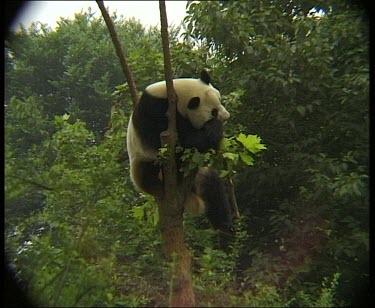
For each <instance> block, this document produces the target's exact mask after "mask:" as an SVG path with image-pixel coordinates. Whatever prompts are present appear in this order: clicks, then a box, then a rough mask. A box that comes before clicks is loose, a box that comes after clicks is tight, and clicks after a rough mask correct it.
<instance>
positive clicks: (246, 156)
mask: <svg viewBox="0 0 375 308" xmlns="http://www.w3.org/2000/svg"><path fill="white" fill-rule="evenodd" d="M240 157H241V159H242V161H243V162H244V163H245V164H246V165H248V166H252V165H254V158H253V157H252V156H251V155H250V154H249V153H246V152H242V153H240Z"/></svg>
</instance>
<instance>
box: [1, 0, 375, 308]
mask: <svg viewBox="0 0 375 308" xmlns="http://www.w3.org/2000/svg"><path fill="white" fill-rule="evenodd" d="M292 4H293V3H292ZM314 5H320V7H322V8H324V9H326V14H325V15H324V16H322V17H321V18H312V17H311V16H307V15H308V14H307V13H308V10H309V9H310V8H312V7H313V6H314ZM298 9H299V11H298ZM112 17H113V18H114V20H115V24H116V28H117V30H118V32H119V35H120V37H121V40H122V42H123V44H124V46H125V47H126V50H127V57H128V59H129V62H130V66H131V69H132V71H133V74H134V77H135V81H136V84H137V86H138V89H139V90H142V89H143V88H144V86H146V85H147V84H149V83H152V82H155V81H157V80H161V79H163V56H162V53H161V50H162V49H161V41H160V33H159V30H158V29H157V28H150V29H145V28H144V27H143V26H142V25H141V24H140V23H139V22H138V21H135V20H125V19H123V18H119V17H116V16H112ZM184 22H185V23H184V25H183V30H182V32H183V36H182V39H179V38H178V35H177V33H178V29H172V30H171V33H170V36H171V48H172V57H173V59H172V61H173V68H174V69H175V75H176V76H193V77H194V76H196V75H197V72H198V71H199V70H200V69H201V68H202V67H207V68H210V69H212V77H213V80H214V83H215V85H216V86H217V87H218V88H219V89H220V90H221V92H222V94H223V95H224V101H225V102H226V107H227V109H228V110H229V111H230V112H231V119H230V121H229V122H228V123H227V125H226V135H227V137H228V139H226V141H225V142H226V144H225V146H226V147H227V148H230V147H231V144H234V142H241V141H240V140H242V141H243V144H246V136H244V135H240V134H241V133H244V134H245V135H248V134H252V135H258V136H260V137H261V138H262V142H264V143H265V144H266V146H267V150H266V151H265V152H264V154H263V155H261V156H260V157H256V160H255V164H254V165H252V166H247V164H243V165H241V166H237V167H234V166H229V165H228V169H227V170H222V175H227V174H228V173H229V172H230V173H231V174H235V175H234V182H235V188H236V196H237V202H238V206H239V209H240V214H241V217H240V219H239V220H238V221H237V233H236V235H235V236H234V237H233V238H231V237H228V236H226V235H222V234H218V233H217V232H215V231H213V230H211V229H210V228H209V224H208V222H207V220H206V219H205V218H203V217H189V216H186V219H185V229H186V238H187V243H188V245H189V247H190V248H191V250H192V252H193V255H194V263H193V277H194V289H195V292H196V297H197V305H199V306H320V307H321V306H341V305H347V304H351V303H356V302H358V301H360V300H365V299H366V297H365V296H366V294H367V293H366V292H367V287H368V278H369V270H368V264H369V256H368V253H369V239H368V238H369V234H368V233H369V232H368V231H369V218H368V217H369V215H368V210H369V209H368V206H369V196H368V195H369V187H368V167H369V161H368V159H369V157H368V146H369V140H368V137H369V123H368V122H369V118H368V112H369V61H368V57H369V51H368V24H367V21H366V18H365V15H364V12H363V11H362V10H361V9H360V8H358V7H353V6H349V5H347V4H345V2H342V1H314V2H310V1H296V9H293V7H292V5H291V4H290V3H289V1H282V0H280V1H262V2H260V1H243V2H242V1H241V2H240V1H236V2H228V1H202V2H192V3H189V6H188V8H187V16H186V18H185V21H184ZM5 56H6V62H5V78H6V79H5V82H6V83H5V137H6V144H5V163H6V165H5V167H6V168H5V193H6V194H5V202H6V204H5V241H6V242H5V243H6V257H7V259H8V262H9V267H10V268H12V269H13V270H14V272H15V274H16V276H17V278H18V279H19V281H20V282H22V285H23V286H24V287H25V288H26V289H27V291H28V294H30V296H31V297H32V299H33V301H34V302H35V303H37V304H38V305H42V306H51V305H52V306H145V305H147V306H163V305H166V304H167V301H168V300H167V294H168V288H169V287H168V280H169V269H170V266H173V264H172V265H171V264H168V263H166V261H165V260H164V258H163V254H162V247H161V240H160V234H159V232H158V229H157V223H158V217H157V211H156V207H155V204H154V202H153V200H152V199H150V198H149V197H147V196H143V195H140V194H139V193H137V192H136V191H135V190H134V188H133V185H132V184H131V181H130V178H129V173H128V169H129V164H128V158H127V153H126V145H125V138H126V127H127V121H128V118H129V115H130V113H131V101H130V95H129V92H128V88H127V85H126V84H124V77H123V75H122V72H121V69H120V67H119V64H118V60H117V58H116V56H115V51H114V48H113V46H112V43H111V40H110V38H109V35H108V31H107V29H106V26H105V24H104V22H103V21H102V20H101V18H99V17H98V16H97V17H95V16H93V14H91V12H90V11H89V12H83V13H80V14H77V15H76V16H75V19H74V20H65V19H64V20H63V19H62V20H61V21H60V23H59V27H58V28H57V29H56V30H53V31H52V30H51V29H49V28H48V26H46V25H41V24H35V25H34V26H32V27H30V28H29V29H22V30H21V31H19V32H17V33H13V34H12V36H10V37H9V38H8V40H7V41H6V48H5ZM240 136H241V137H240ZM248 138H250V137H248ZM253 138H255V137H253ZM244 153H245V152H244ZM244 153H239V155H240V157H241V158H242V159H243V161H244V162H246V160H247V161H248V162H249V158H246V154H244ZM234 154H235V153H232V154H231V155H227V158H229V160H228V161H231V160H233V157H235V155H234ZM186 155H189V154H188V153H187V154H186ZM190 155H193V154H191V153H190ZM187 157H191V156H187ZM244 157H245V158H244ZM251 164H252V161H251V163H250V165H251Z"/></svg>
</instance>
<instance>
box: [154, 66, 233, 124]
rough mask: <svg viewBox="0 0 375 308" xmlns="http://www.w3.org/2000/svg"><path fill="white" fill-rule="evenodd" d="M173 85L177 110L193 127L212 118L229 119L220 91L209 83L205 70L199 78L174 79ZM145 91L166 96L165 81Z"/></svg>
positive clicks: (223, 120)
mask: <svg viewBox="0 0 375 308" xmlns="http://www.w3.org/2000/svg"><path fill="white" fill-rule="evenodd" d="M173 87H174V89H175V91H176V94H177V97H178V102H177V110H178V112H179V113H180V114H181V115H182V116H183V117H184V118H186V119H189V121H190V123H191V125H192V126H193V127H194V128H196V129H200V128H202V126H203V125H204V124H205V123H206V122H207V121H209V120H211V119H213V118H217V119H218V120H220V121H222V122H225V121H227V120H228V119H229V116H230V115H229V112H228V111H227V110H226V109H225V107H224V106H223V105H222V104H221V96H220V92H219V91H218V90H217V89H215V88H214V87H213V86H212V85H211V83H210V76H209V75H208V73H207V72H206V71H204V70H203V71H202V73H201V76H200V78H199V79H195V78H180V79H174V80H173ZM147 91H148V92H149V93H150V94H151V95H154V96H157V97H167V92H166V86H165V81H164V82H158V83H155V84H153V85H151V86H149V87H147Z"/></svg>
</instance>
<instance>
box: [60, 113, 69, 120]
mask: <svg viewBox="0 0 375 308" xmlns="http://www.w3.org/2000/svg"><path fill="white" fill-rule="evenodd" d="M69 118H70V115H69V114H66V113H65V114H64V115H63V116H62V119H63V120H64V121H68V120H69Z"/></svg>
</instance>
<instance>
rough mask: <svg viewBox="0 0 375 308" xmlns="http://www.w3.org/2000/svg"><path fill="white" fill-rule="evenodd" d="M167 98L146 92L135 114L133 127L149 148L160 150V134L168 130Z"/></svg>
mask: <svg viewBox="0 0 375 308" xmlns="http://www.w3.org/2000/svg"><path fill="white" fill-rule="evenodd" d="M167 110H168V99H167V98H156V97H154V96H152V95H150V94H149V93H148V92H147V91H144V92H143V94H142V97H141V99H140V100H139V102H138V104H137V105H136V107H135V109H134V113H133V118H132V120H133V125H134V128H135V129H136V130H137V132H138V133H139V135H140V137H141V140H142V143H143V145H144V146H146V147H147V148H151V149H158V148H160V147H161V145H160V133H161V132H163V131H165V130H167V129H168V118H167V116H166V113H167Z"/></svg>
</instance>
